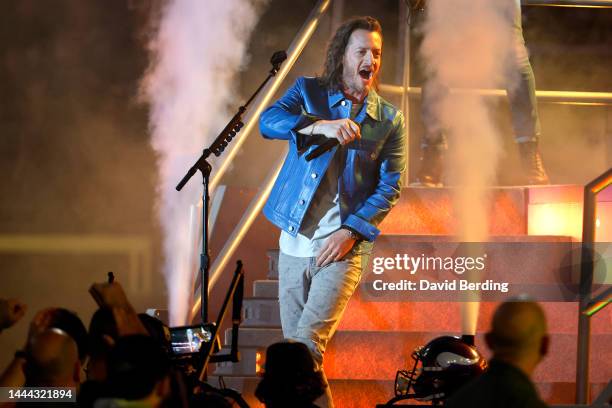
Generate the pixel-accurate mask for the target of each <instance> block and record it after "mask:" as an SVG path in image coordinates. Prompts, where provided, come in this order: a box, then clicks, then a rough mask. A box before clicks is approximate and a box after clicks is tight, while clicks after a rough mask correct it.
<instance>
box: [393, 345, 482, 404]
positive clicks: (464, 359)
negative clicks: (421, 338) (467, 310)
mask: <svg viewBox="0 0 612 408" xmlns="http://www.w3.org/2000/svg"><path fill="white" fill-rule="evenodd" d="M412 358H413V359H414V366H413V367H412V370H411V371H407V370H400V371H398V372H397V375H396V377H395V395H396V399H397V400H399V399H408V398H414V399H418V400H423V401H429V400H432V401H434V402H437V401H443V400H445V399H446V398H447V397H449V396H450V395H451V394H452V393H453V392H454V391H456V390H457V389H458V388H460V387H461V386H463V385H464V384H465V383H467V382H468V381H470V380H471V379H473V378H475V377H477V376H479V375H480V374H482V373H483V372H484V371H485V370H486V369H487V362H486V360H485V359H484V358H483V357H482V355H481V354H480V353H479V352H478V350H476V348H475V347H474V346H473V345H469V344H467V343H465V342H464V341H463V340H462V339H461V338H459V337H454V336H442V337H437V338H435V339H433V340H432V341H430V342H429V343H427V344H426V345H425V346H423V347H419V348H417V349H415V350H414V352H413V353H412ZM411 389H412V391H413V392H412V393H411Z"/></svg>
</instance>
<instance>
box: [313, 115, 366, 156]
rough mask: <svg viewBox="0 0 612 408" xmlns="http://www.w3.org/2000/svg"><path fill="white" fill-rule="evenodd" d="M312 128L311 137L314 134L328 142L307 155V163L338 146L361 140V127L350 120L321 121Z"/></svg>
mask: <svg viewBox="0 0 612 408" xmlns="http://www.w3.org/2000/svg"><path fill="white" fill-rule="evenodd" d="M311 126H312V128H311V129H310V130H311V132H310V134H311V136H312V135H313V134H317V135H323V136H325V137H326V138H328V140H327V141H326V142H325V143H323V144H321V145H319V146H318V147H317V148H316V149H314V150H313V151H312V152H310V153H309V154H308V155H306V161H311V160H312V159H316V158H317V157H319V156H321V155H322V154H323V153H325V152H328V151H330V150H331V149H333V148H334V147H335V146H337V145H338V144H341V145H346V144H349V143H351V142H352V141H353V140H355V139H360V138H361V129H360V128H359V125H358V124H357V123H355V122H353V121H352V120H350V119H336V120H319V121H317V122H315V123H313V124H312V125H311Z"/></svg>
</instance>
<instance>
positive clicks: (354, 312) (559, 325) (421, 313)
mask: <svg viewBox="0 0 612 408" xmlns="http://www.w3.org/2000/svg"><path fill="white" fill-rule="evenodd" d="M498 304H499V303H498V302H481V303H480V310H479V313H478V327H477V330H478V331H482V332H484V331H487V330H488V329H489V327H490V325H491V318H492V317H493V313H494V311H495V308H496V307H497V305H498ZM540 304H541V306H542V308H543V309H544V312H545V313H546V318H547V321H548V330H549V331H550V332H551V333H567V334H574V333H576V332H577V330H578V304H577V303H576V302H541V303H540ZM432 316H435V319H433V318H432ZM280 326H281V324H280V312H279V304H278V299H270V298H257V299H255V298H249V299H245V300H244V321H243V325H242V327H243V328H244V327H253V328H257V327H264V328H274V327H276V328H280ZM338 330H340V331H342V330H365V331H379V330H393V331H396V330H401V331H423V332H427V331H429V332H454V333H458V332H459V331H460V330H461V304H460V303H459V302H372V301H369V300H368V299H364V298H363V296H362V294H361V291H360V290H357V291H356V292H355V294H354V295H353V297H352V298H351V300H350V301H349V304H348V306H347V309H346V311H345V313H344V315H343V316H342V320H341V321H340V325H339V326H338ZM611 332H612V308H606V309H604V310H602V311H600V312H599V313H598V314H597V315H596V316H595V318H593V319H592V321H591V333H593V334H601V333H611Z"/></svg>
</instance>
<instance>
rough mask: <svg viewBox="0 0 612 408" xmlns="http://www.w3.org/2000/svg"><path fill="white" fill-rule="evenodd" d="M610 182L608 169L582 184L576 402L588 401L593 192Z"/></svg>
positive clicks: (595, 195)
mask: <svg viewBox="0 0 612 408" xmlns="http://www.w3.org/2000/svg"><path fill="white" fill-rule="evenodd" d="M611 183H612V168H611V169H608V170H607V171H606V172H604V173H603V174H602V175H600V176H599V177H597V178H596V179H595V180H593V181H591V182H590V183H589V184H587V185H586V186H585V187H584V206H583V212H582V252H581V259H580V303H579V309H578V349H577V356H576V403H577V404H588V403H589V399H590V398H589V397H590V392H589V386H590V383H589V365H590V338H591V320H590V316H589V314H588V313H585V312H586V311H587V310H588V309H589V306H590V304H591V300H592V299H591V289H592V286H593V269H594V260H595V256H594V255H595V251H594V245H595V219H596V218H595V211H596V207H597V201H596V197H597V193H599V192H600V191H601V190H603V189H604V188H606V187H607V186H609V185H610V184H611Z"/></svg>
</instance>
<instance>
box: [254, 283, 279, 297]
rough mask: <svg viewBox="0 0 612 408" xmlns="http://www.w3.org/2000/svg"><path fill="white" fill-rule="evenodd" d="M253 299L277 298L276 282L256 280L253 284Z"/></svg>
mask: <svg viewBox="0 0 612 408" xmlns="http://www.w3.org/2000/svg"><path fill="white" fill-rule="evenodd" d="M253 297H256V298H278V280H271V279H268V280H256V281H255V282H253Z"/></svg>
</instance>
